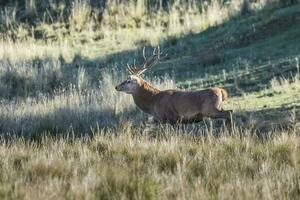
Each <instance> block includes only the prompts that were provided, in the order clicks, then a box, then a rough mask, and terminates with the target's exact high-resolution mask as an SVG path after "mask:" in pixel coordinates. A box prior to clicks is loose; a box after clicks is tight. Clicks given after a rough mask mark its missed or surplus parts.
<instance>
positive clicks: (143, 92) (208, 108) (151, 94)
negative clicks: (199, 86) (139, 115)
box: [115, 47, 232, 126]
mask: <svg viewBox="0 0 300 200" xmlns="http://www.w3.org/2000/svg"><path fill="white" fill-rule="evenodd" d="M162 57H165V55H163V53H162V52H160V49H159V47H158V48H155V49H154V51H153V55H152V56H151V57H150V58H149V59H147V58H146V56H145V47H144V49H143V58H144V63H143V65H142V66H140V67H136V66H135V64H134V65H133V66H130V65H128V64H127V68H128V71H129V72H130V74H131V75H130V76H129V78H128V79H127V80H125V81H124V82H122V83H121V84H119V85H117V86H116V88H115V89H116V90H117V91H120V92H125V93H127V94H131V95H132V97H133V100H134V102H135V104H136V105H137V106H138V107H139V108H140V109H141V110H143V111H144V112H146V113H148V114H150V115H152V116H153V117H154V121H155V122H163V123H171V124H176V123H193V122H199V121H202V119H203V117H210V118H224V119H226V124H227V125H229V126H230V125H231V112H232V111H231V110H229V111H225V110H223V109H222V107H221V106H222V102H223V101H224V100H226V99H227V97H228V95H227V92H226V90H224V89H222V88H209V89H205V90H198V91H181V90H165V91H161V90H159V89H157V88H155V87H153V86H152V85H150V84H149V83H148V82H146V81H145V80H144V79H142V78H141V75H142V74H143V73H144V72H145V71H147V70H148V69H150V68H151V67H153V66H154V65H155V64H157V63H158V62H159V61H160V60H161V59H162ZM134 63H135V62H134Z"/></svg>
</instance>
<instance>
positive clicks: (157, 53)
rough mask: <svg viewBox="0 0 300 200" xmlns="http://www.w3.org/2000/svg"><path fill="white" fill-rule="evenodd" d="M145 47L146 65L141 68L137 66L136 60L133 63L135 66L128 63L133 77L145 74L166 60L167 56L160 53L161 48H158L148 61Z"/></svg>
mask: <svg viewBox="0 0 300 200" xmlns="http://www.w3.org/2000/svg"><path fill="white" fill-rule="evenodd" d="M145 49H146V48H145V47H144V48H143V58H144V64H143V65H142V66H140V67H136V66H135V60H134V62H133V65H129V64H128V63H127V69H128V71H129V73H130V74H133V75H138V76H139V75H141V74H143V73H145V71H147V70H148V69H150V68H151V67H153V66H154V65H155V64H157V63H158V62H159V61H160V60H161V59H162V58H165V57H166V56H167V54H165V55H163V52H161V51H160V48H159V46H158V47H157V48H154V50H153V53H152V56H151V57H150V58H148V59H147V57H146V55H145Z"/></svg>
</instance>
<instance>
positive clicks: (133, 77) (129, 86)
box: [115, 46, 167, 94]
mask: <svg viewBox="0 0 300 200" xmlns="http://www.w3.org/2000/svg"><path fill="white" fill-rule="evenodd" d="M166 56H167V55H163V53H162V52H161V51H160V48H159V46H158V47H157V48H154V50H153V53H152V56H151V57H150V58H147V57H146V55H145V47H144V48H143V59H144V62H143V64H142V65H140V66H136V65H135V61H134V62H133V65H129V64H128V63H127V70H128V71H129V73H130V76H129V77H128V79H126V80H125V81H123V82H122V83H121V84H119V85H117V86H116V87H115V89H116V90H117V91H120V92H125V93H128V94H133V93H135V92H136V91H137V90H138V88H140V86H141V84H142V83H143V82H144V80H143V79H142V78H141V77H140V76H141V75H142V74H144V73H145V72H146V71H147V70H148V69H150V68H152V67H153V66H154V65H155V64H157V63H158V62H159V61H160V60H161V59H162V58H165V57H166Z"/></svg>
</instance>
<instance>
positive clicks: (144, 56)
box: [143, 47, 147, 60]
mask: <svg viewBox="0 0 300 200" xmlns="http://www.w3.org/2000/svg"><path fill="white" fill-rule="evenodd" d="M145 49H146V47H143V58H144V60H147V58H146V55H145Z"/></svg>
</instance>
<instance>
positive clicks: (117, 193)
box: [0, 0, 300, 199]
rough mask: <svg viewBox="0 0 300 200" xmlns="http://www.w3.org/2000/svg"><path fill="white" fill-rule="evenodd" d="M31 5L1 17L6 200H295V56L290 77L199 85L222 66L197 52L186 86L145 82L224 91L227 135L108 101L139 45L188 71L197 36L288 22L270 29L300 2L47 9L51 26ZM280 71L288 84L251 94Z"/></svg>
mask: <svg viewBox="0 0 300 200" xmlns="http://www.w3.org/2000/svg"><path fill="white" fill-rule="evenodd" d="M25 2H26V5H24V9H21V10H18V9H19V8H18V7H14V6H9V7H3V8H1V9H0V14H1V15H0V21H1V23H0V34H1V35H0V37H1V41H0V113H1V114H0V133H1V138H0V198H1V199H299V197H300V140H299V134H300V124H299V121H300V112H299V108H300V84H299V81H300V80H299V77H300V76H299V62H298V60H296V62H295V56H299V52H293V54H291V55H290V57H288V58H287V63H288V64H287V66H286V65H282V62H273V61H270V63H269V64H267V65H261V63H255V64H253V63H251V62H250V61H248V60H246V61H245V60H242V61H239V60H238V61H236V63H233V64H232V65H233V70H230V68H226V70H225V69H223V70H219V69H218V68H216V69H214V68H213V67H215V66H213V67H212V68H211V69H212V70H211V71H212V72H218V74H215V73H213V74H205V73H206V71H205V73H204V72H203V70H204V69H206V68H209V67H211V65H215V64H216V63H215V62H216V60H217V61H218V63H222V62H225V61H224V58H223V57H222V56H219V54H217V53H219V52H217V53H215V50H216V49H211V51H209V53H208V54H205V53H199V55H200V57H201V60H202V61H203V59H204V61H206V62H205V63H203V66H204V67H203V68H200V70H199V69H198V68H197V69H195V71H193V72H195V73H194V74H195V75H193V76H194V79H189V78H190V76H188V75H187V73H186V72H187V70H185V68H181V69H184V70H181V71H180V74H179V75H178V74H176V73H174V74H172V73H171V72H169V73H168V75H164V73H162V74H158V75H159V76H152V75H153V74H150V75H149V76H148V77H146V79H147V80H149V81H150V82H151V83H153V84H154V85H155V86H157V87H159V88H161V89H166V88H176V87H185V88H191V89H195V88H202V87H207V86H208V85H219V86H226V87H227V86H229V90H230V93H231V94H232V95H231V98H230V100H229V101H228V102H226V104H225V108H226V109H233V110H235V113H234V125H235V127H234V129H233V131H232V132H229V131H228V130H226V128H225V127H224V125H223V121H222V120H220V121H218V120H217V121H211V120H209V119H205V120H204V122H203V123H199V124H190V125H185V126H178V127H171V126H168V125H153V124H152V122H151V119H149V118H148V116H147V115H145V114H143V113H142V112H141V111H139V110H138V109H136V107H135V105H134V104H133V102H132V100H131V99H130V97H129V96H128V95H125V94H120V93H117V92H115V90H114V86H115V85H116V84H117V83H119V82H120V81H121V80H123V79H125V77H126V74H125V72H124V70H122V69H121V68H123V67H124V66H123V65H124V64H125V63H126V62H128V61H132V60H133V57H137V53H136V52H139V51H138V50H139V49H140V48H141V46H143V45H156V44H158V43H162V44H163V46H165V47H167V48H169V51H171V53H174V54H175V55H173V57H171V58H170V59H169V60H166V61H165V62H164V63H163V64H162V65H165V66H168V65H174V67H173V68H172V70H173V69H174V68H176V67H178V68H180V67H182V66H184V67H185V65H192V64H191V63H192V61H191V60H193V59H194V57H192V56H195V55H194V54H193V52H188V53H187V55H186V54H183V53H182V52H186V51H187V49H186V46H185V45H194V46H191V47H192V48H194V47H195V48H194V49H197V46H202V45H204V46H205V45H207V44H209V43H205V42H206V40H213V39H214V38H213V37H210V38H209V37H207V38H208V39H205V40H198V39H197V38H195V37H193V34H196V33H198V32H201V31H204V30H207V28H209V27H215V26H217V25H220V26H223V25H222V24H223V23H224V22H226V21H228V20H230V19H231V18H234V17H235V16H237V15H238V16H239V17H241V19H242V20H243V16H248V15H250V16H251V15H255V13H258V12H260V11H261V10H262V9H266V10H265V12H266V14H263V16H264V17H263V20H264V22H263V23H267V22H269V21H271V22H273V21H272V19H273V18H275V19H276V20H277V18H279V17H280V16H281V15H283V14H285V11H284V12H282V13H283V14H282V13H280V14H277V15H276V17H277V18H276V17H274V16H273V13H274V12H276V9H277V8H281V7H287V6H289V5H290V4H295V3H297V1H293V0H290V1H281V0H273V1H265V0H257V1H247V0H236V1H217V0H212V1H206V3H204V4H203V5H202V4H200V3H199V2H200V1H193V0H191V1H184V2H185V3H182V1H179V0H175V1H169V2H170V4H169V6H166V5H164V2H165V1H153V2H155V3H154V5H152V4H150V1H144V0H137V1H114V0H111V1H105V2H106V3H107V4H106V7H105V9H104V10H101V9H98V10H97V9H94V7H93V6H91V5H92V4H93V3H94V1H92V0H90V1H83V0H75V1H72V4H70V6H66V5H64V4H58V3H53V4H51V2H52V1H49V2H50V4H51V6H50V7H47V9H48V11H45V13H46V14H41V13H42V11H41V10H42V9H44V8H43V7H42V6H41V2H43V1H41V0H35V1H34V0H30V1H25ZM49 2H48V1H44V3H45V5H48V3H49ZM65 2H71V1H65ZM201 3H202V1H201ZM0 4H1V3H0ZM64 6H65V7H64ZM155 6H156V7H155ZM100 7H101V6H100ZM297 8H299V7H292V9H291V10H293V12H294V10H296V9H297ZM99 10H100V11H101V12H100V11H99ZM296 13H297V12H296ZM41 16H44V17H41ZM295 16H296V15H295ZM100 17H101V19H100ZM32 18H34V19H36V21H34V22H33V21H31V19H32ZM26 19H27V21H26ZM258 19H260V18H254V19H251V20H253V21H254V22H253V23H256V21H255V20H257V21H258ZM243 22H244V21H243ZM245 23H246V21H245ZM247 23H248V22H247ZM251 23H252V21H251ZM257 24H258V23H257ZM241 26H242V25H241ZM251 27H252V26H251ZM213 30H214V29H213V28H212V29H210V30H209V31H208V32H213ZM230 30H231V29H230ZM257 30H259V27H258V29H257ZM293 30H294V29H293ZM221 31H222V29H221ZM295 32H296V31H295ZM296 33H297V32H296ZM189 34H190V35H189ZM213 34H214V33H213ZM216 34H220V33H218V32H216ZM221 35H222V34H221ZM209 36H210V35H209ZM288 36H290V35H288ZM292 36H293V37H294V35H292ZM181 38H184V39H181ZM205 38H206V37H205ZM280 40H282V39H280ZM222 41H223V37H222ZM276 41H277V40H276ZM200 42H201V44H200ZM202 42H203V43H205V44H203V43H202ZM230 42H231V41H230ZM271 42H272V41H271ZM185 43H187V44H185ZM292 43H295V42H293V41H292V40H291V44H292ZM217 44H219V43H216V45H217ZM229 44H230V45H231V44H232V43H229ZM262 46H265V44H260V43H259V44H258V45H257V47H256V48H254V47H252V48H254V50H252V51H257V52H259V50H260V49H262ZM283 47H284V45H281V48H283ZM227 48H228V49H230V46H228V47H227ZM276 48H277V47H276ZM174 49H176V50H174ZM235 50H236V49H233V52H234V51H235ZM246 50H247V49H246ZM248 50H249V49H248ZM128 52H129V53H128ZM178 52H179V53H178ZM210 52H212V53H210ZM265 52H266V51H265ZM167 53H169V52H167ZM180 53H182V54H180ZM196 53H197V52H196ZM230 53H231V52H229V54H230ZM247 54H248V52H247ZM179 55H180V56H179ZM216 55H217V58H216ZM254 55H255V54H254ZM284 55H285V54H284ZM176 56H178V57H176ZM234 56H236V55H234ZM237 56H239V55H238V54H237ZM276 56H277V55H276ZM202 57H203V58H202ZM197 59H199V58H197ZM205 59H207V60H205ZM179 60H182V61H179ZM186 60H188V62H186ZM258 62H260V61H258ZM177 63H179V64H177ZM218 63H217V64H218ZM278 63H279V64H278ZM284 63H286V60H284ZM195 65H197V66H198V65H200V64H199V63H196V64H195ZM277 65H278V66H279V65H282V66H283V67H282V66H279V67H280V69H281V68H282V69H284V70H286V69H289V71H287V72H288V73H289V76H283V75H282V74H281V75H282V76H279V77H274V78H273V79H272V80H267V79H266V81H267V83H263V84H262V86H259V87H258V86H256V85H255V84H261V82H260V81H259V80H260V79H263V78H264V77H263V76H267V73H269V74H271V72H272V70H273V69H274V68H275V67H276V66H277ZM262 66H263V67H262ZM270 66H271V67H270ZM274 66H275V67H274ZM221 67H223V66H221ZM270 68H271V72H269V71H263V70H266V69H270ZM167 69H168V70H169V69H170V68H167ZM297 70H298V71H297ZM199 71H200V72H199ZM257 71H258V72H259V73H256V72H257ZM162 72H165V71H162ZM280 72H281V71H279V73H280ZM295 72H296V73H295ZM250 75H251V76H250ZM243 78H244V80H242V79H243ZM182 79H183V80H182ZM199 79H201V80H200V81H199ZM252 79H254V83H255V84H253V82H250V81H252ZM178 80H179V81H178ZM187 80H188V81H190V82H187ZM203 80H204V81H203ZM207 80H208V81H207ZM220 80H222V81H223V82H220ZM263 80H264V81H265V79H263ZM205 81H206V82H205ZM242 81H245V82H246V81H249V82H250V85H251V84H252V85H251V88H250V89H249V90H246V89H245V88H247V87H246V86H243V85H242V83H244V82H242Z"/></svg>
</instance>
